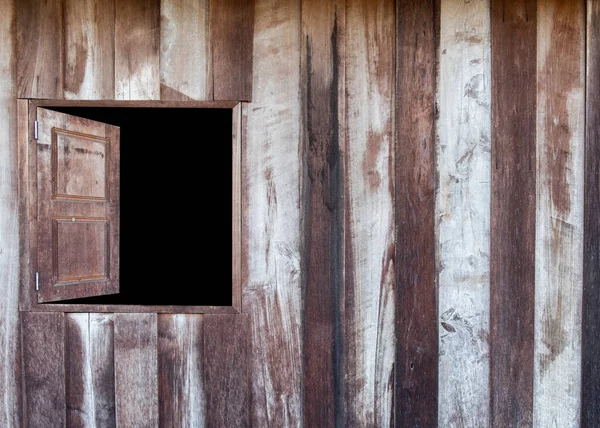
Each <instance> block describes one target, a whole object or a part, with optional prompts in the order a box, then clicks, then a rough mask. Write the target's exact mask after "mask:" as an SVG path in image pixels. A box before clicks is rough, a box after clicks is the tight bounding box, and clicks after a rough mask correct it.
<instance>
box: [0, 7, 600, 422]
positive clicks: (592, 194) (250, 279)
mask: <svg viewBox="0 0 600 428" xmlns="http://www.w3.org/2000/svg"><path fill="white" fill-rule="evenodd" d="M248 4H249V3H247V2H245V1H242V0H227V1H216V0H215V1H209V0H196V1H191V0H153V1H149V2H141V1H135V0H114V1H110V2H105V1H99V0H96V1H94V0H85V1H75V0H52V1H39V0H27V1H20V0H19V1H18V2H17V1H16V0H0V12H1V13H0V16H2V18H1V19H0V40H1V42H0V43H1V49H0V60H1V61H0V64H2V66H1V67H0V290H1V291H2V292H1V293H0V345H1V346H0V360H2V361H3V362H4V364H3V366H2V367H3V368H2V369H1V370H0V386H1V387H0V403H2V404H1V405H0V425H1V426H6V427H20V426H31V427H33V426H36V427H37V426H41V427H45V426H51V427H59V426H65V425H67V426H74V427H75V426H77V427H92V426H121V427H123V426H127V427H129V426H161V427H163V426H165V427H169V426H191V427H196V426H228V427H229V426H256V427H263V426H276V427H280V426H281V427H283V426H286V427H287V426H319V427H325V426H392V425H393V426H399V427H404V426H411V427H413V426H417V427H434V426H440V427H482V426H490V427H513V426H514V427H522V426H537V427H546V426H548V427H550V426H558V427H575V426H584V427H587V426H589V427H592V426H598V425H600V405H599V404H598V399H597V398H598V394H599V391H600V364H599V363H598V359H599V358H598V357H600V340H598V337H599V332H600V309H599V308H600V284H599V281H600V257H599V255H600V216H598V215H597V213H598V210H599V209H600V181H599V180H598V171H597V169H598V165H597V164H598V159H599V158H600V134H599V132H598V124H599V123H600V104H599V103H598V99H599V96H598V93H599V91H600V88H599V87H598V78H599V75H598V73H600V71H599V70H600V27H599V25H598V22H599V21H598V20H599V19H600V16H599V14H600V2H599V1H597V0H587V1H585V0H574V1H571V0H538V1H537V2H536V1H535V0H474V1H464V0H438V1H436V2H431V1H430V2H425V1H423V2H420V1H416V0H413V1H409V0H396V1H393V0H255V1H254V4H253V5H252V6H248ZM249 42H253V43H249ZM17 97H22V98H27V97H33V98H60V99H63V98H64V99H76V100H92V99H119V100H212V99H215V100H222V99H234V100H243V101H249V100H251V102H245V103H243V106H242V111H243V136H244V146H243V171H242V183H243V198H242V199H243V219H242V222H243V228H242V245H243V254H244V256H243V269H242V277H243V278H242V282H243V297H242V314H239V315H201V314H200V315H192V314H187V315H183V314H174V315H167V314H158V315H157V314H96V313H89V314H88V313H76V314H63V313H23V314H22V315H19V312H18V297H17V296H18V286H19V284H18V274H19V259H18V249H19V230H18V206H17V205H18V198H17V176H18V163H17V149H18V147H17V124H16V114H17V103H16V98H17ZM22 380H23V382H21V381H22Z"/></svg>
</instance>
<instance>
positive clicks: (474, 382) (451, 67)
mask: <svg viewBox="0 0 600 428" xmlns="http://www.w3.org/2000/svg"><path fill="white" fill-rule="evenodd" d="M489 6H490V4H489V1H488V0H484V1H479V2H465V1H463V0H443V1H441V4H440V45H439V48H438V49H439V54H438V58H439V74H438V89H437V97H438V99H437V103H438V107H439V117H438V120H437V122H436V127H437V133H438V140H437V142H436V167H437V174H438V189H437V192H436V209H435V214H436V215H435V218H436V261H437V262H436V264H437V269H438V272H437V278H438V287H439V288H438V290H439V298H438V316H439V321H438V322H439V326H438V331H439V344H440V345H439V346H440V351H439V353H440V357H439V409H438V417H439V424H440V426H443V427H450V426H457V427H470V426H479V427H482V426H488V424H489V404H490V391H489V364H490V359H489V346H488V337H489V316H490V295H489V286H490V282H489V281H490V262H489V252H490V249H489V246H490V241H489V239H490V193H491V186H490V174H491V155H490V151H491V150H490V149H491V148H490V137H491V117H490V103H491V100H490V97H491V90H490V79H491V70H490V12H489Z"/></svg>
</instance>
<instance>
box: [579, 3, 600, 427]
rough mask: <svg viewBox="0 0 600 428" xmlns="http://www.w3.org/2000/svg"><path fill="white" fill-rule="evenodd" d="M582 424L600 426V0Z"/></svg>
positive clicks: (589, 142) (591, 99)
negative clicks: (599, 338)
mask: <svg viewBox="0 0 600 428" xmlns="http://www.w3.org/2000/svg"><path fill="white" fill-rule="evenodd" d="M586 47H587V52H586V63H587V72H586V125H585V190H584V238H583V297H582V300H583V307H582V322H581V327H582V330H581V348H582V349H581V426H582V427H584V428H588V427H590V428H591V427H596V426H600V402H599V401H598V397H600V363H599V361H600V341H599V340H598V337H600V286H599V284H600V216H598V213H599V212H600V164H599V163H598V159H600V1H598V0H588V1H587V37H586Z"/></svg>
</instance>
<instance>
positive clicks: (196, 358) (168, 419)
mask: <svg viewBox="0 0 600 428" xmlns="http://www.w3.org/2000/svg"><path fill="white" fill-rule="evenodd" d="M203 329H204V323H203V316H202V315H198V314H189V315H182V314H173V315H170V314H169V315H167V314H161V315H158V403H159V408H158V421H159V426H160V427H165V428H167V427H172V428H176V427H190V428H196V427H205V426H206V394H205V389H204V375H203V373H202V367H203V360H204V358H203V350H202V346H203V343H204V342H203V338H204V330H203Z"/></svg>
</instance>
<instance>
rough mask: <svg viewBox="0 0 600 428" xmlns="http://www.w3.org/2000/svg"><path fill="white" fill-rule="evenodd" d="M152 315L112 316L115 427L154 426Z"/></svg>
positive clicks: (155, 385)
mask: <svg viewBox="0 0 600 428" xmlns="http://www.w3.org/2000/svg"><path fill="white" fill-rule="evenodd" d="M156 317H157V315H156V314H131V313H130V314H116V315H115V316H114V324H115V333H114V334H115V340H114V355H115V357H114V358H115V396H116V398H115V404H116V413H117V426H118V427H130V426H136V427H158V379H157V378H158V374H157V367H158V365H157V356H156V350H157V328H156Z"/></svg>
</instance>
